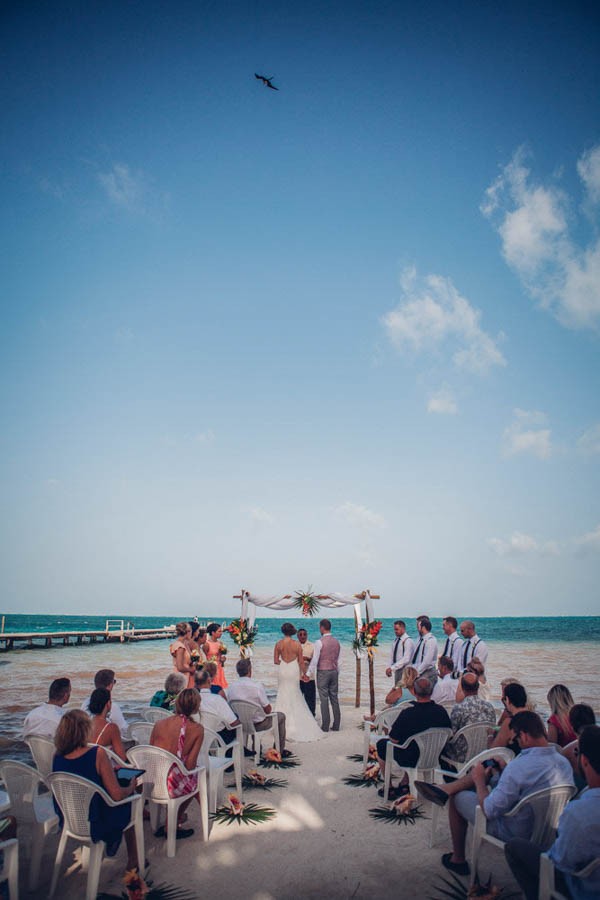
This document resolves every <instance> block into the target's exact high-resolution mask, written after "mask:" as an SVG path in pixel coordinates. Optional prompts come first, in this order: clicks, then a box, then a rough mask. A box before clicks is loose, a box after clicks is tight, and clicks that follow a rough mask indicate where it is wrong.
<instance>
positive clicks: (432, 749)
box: [410, 728, 452, 769]
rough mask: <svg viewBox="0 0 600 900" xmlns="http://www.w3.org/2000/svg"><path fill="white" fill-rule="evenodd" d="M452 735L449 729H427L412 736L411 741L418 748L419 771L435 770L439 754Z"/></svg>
mask: <svg viewBox="0 0 600 900" xmlns="http://www.w3.org/2000/svg"><path fill="white" fill-rule="evenodd" d="M451 734H452V729H451V728H428V729H427V731H421V732H420V733H419V734H413V735H412V737H411V739H410V740H412V741H414V742H415V744H416V745H417V746H418V748H419V760H418V762H417V767H418V768H419V769H435V768H436V766H437V764H438V760H439V756H440V753H441V752H442V750H443V749H444V747H445V745H446V742H447V740H448V738H449V737H450V735H451Z"/></svg>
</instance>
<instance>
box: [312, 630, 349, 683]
mask: <svg viewBox="0 0 600 900" xmlns="http://www.w3.org/2000/svg"><path fill="white" fill-rule="evenodd" d="M328 637H332V635H331V634H324V635H323V637H322V638H319V640H318V641H315V652H314V653H313V658H312V659H311V661H310V665H309V667H308V669H307V670H306V674H307V676H308V677H309V678H314V677H315V672H316V671H317V667H318V665H319V657H320V656H321V647H322V646H323V641H324V640H327V638H328ZM341 655H342V645H341V644H340V652H339V655H338V658H337V662H336V669H335V670H336V671H338V672H339V671H340V669H341V667H340V657H341Z"/></svg>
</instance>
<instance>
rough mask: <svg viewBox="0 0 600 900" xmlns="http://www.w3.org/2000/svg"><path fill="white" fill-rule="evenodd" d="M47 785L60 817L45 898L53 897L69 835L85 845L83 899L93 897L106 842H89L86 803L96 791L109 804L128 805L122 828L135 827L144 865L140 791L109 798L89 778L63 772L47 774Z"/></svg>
mask: <svg viewBox="0 0 600 900" xmlns="http://www.w3.org/2000/svg"><path fill="white" fill-rule="evenodd" d="M48 784H49V785H50V789H51V791H52V793H53V794H54V797H55V798H56V802H57V803H58V805H59V806H60V808H61V810H62V814H63V816H64V824H63V829H62V833H61V836H60V841H59V843H58V850H57V852H56V861H55V863H54V872H53V873H52V884H51V885H50V893H49V895H48V896H49V897H53V896H54V892H55V891H56V885H57V883H58V876H59V875H60V870H61V866H62V860H63V856H64V853H65V848H66V846H67V841H68V839H69V838H73V839H74V840H76V841H77V842H78V843H79V844H83V845H84V846H86V847H89V865H88V877H87V887H86V892H85V898H86V900H95V898H96V894H97V893H98V884H99V881H100V867H101V866H102V857H103V856H104V850H105V848H106V844H105V843H104V841H98V842H97V843H94V842H93V841H92V836H91V831H90V813H89V811H90V803H91V802H92V799H93V797H94V795H95V794H99V795H100V796H101V797H102V799H103V800H104V802H105V803H106V804H107V805H108V806H111V807H114V806H125V805H126V804H128V803H130V804H131V822H130V824H129V825H128V826H127V828H125V829H124V830H125V831H127V830H128V829H129V828H134V829H135V841H136V846H137V856H138V862H139V865H140V866H143V865H144V858H145V857H144V828H143V816H142V813H143V806H142V795H141V794H132V795H131V796H130V797H125V799H124V800H113V799H112V797H111V796H110V795H109V794H107V792H106V791H105V790H104V788H101V787H99V785H97V784H95V783H94V782H93V781H89V780H88V779H87V778H82V777H81V776H80V775H70V774H69V773H67V772H52V774H51V775H49V776H48Z"/></svg>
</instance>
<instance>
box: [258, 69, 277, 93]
mask: <svg viewBox="0 0 600 900" xmlns="http://www.w3.org/2000/svg"><path fill="white" fill-rule="evenodd" d="M254 77H255V78H258V80H259V81H262V83H263V84H264V86H265V87H268V88H271V90H272V91H278V90H279V88H278V87H275V85H274V84H273V82H272V78H273V76H272V75H270V76H269V77H268V78H266V77H265V76H264V75H257V74H256V72H255V73H254Z"/></svg>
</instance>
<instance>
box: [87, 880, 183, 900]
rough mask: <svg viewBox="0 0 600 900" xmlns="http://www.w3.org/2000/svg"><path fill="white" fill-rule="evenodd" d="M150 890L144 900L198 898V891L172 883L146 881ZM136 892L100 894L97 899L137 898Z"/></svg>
mask: <svg viewBox="0 0 600 900" xmlns="http://www.w3.org/2000/svg"><path fill="white" fill-rule="evenodd" d="M146 883H147V885H148V887H149V890H148V893H146V894H144V895H143V898H144V900H198V893H197V892H192V891H189V890H188V889H187V888H183V887H176V886H174V885H170V884H159V885H156V886H155V885H153V884H152V883H151V882H146ZM135 898H136V894H135V893H133V892H131V891H127V890H126V891H125V892H124V893H122V894H98V898H97V900H135Z"/></svg>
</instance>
